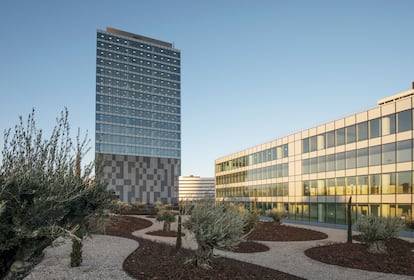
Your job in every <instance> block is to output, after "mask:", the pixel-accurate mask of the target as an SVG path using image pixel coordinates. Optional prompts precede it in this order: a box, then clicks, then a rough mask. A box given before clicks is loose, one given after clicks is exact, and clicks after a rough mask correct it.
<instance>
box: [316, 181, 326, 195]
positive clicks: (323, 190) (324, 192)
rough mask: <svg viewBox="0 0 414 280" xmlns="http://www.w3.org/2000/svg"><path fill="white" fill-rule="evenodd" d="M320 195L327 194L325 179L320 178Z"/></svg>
mask: <svg viewBox="0 0 414 280" xmlns="http://www.w3.org/2000/svg"><path fill="white" fill-rule="evenodd" d="M317 182H318V195H326V186H325V180H318V181H317Z"/></svg>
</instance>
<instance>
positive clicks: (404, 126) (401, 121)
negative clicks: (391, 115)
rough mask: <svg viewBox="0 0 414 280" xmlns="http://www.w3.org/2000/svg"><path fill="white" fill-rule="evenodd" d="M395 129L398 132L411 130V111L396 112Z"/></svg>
mask: <svg viewBox="0 0 414 280" xmlns="http://www.w3.org/2000/svg"><path fill="white" fill-rule="evenodd" d="M397 129H398V132H403V131H407V130H411V129H412V116H411V109H410V110H405V111H402V112H398V114H397Z"/></svg>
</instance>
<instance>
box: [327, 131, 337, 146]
mask: <svg viewBox="0 0 414 280" xmlns="http://www.w3.org/2000/svg"><path fill="white" fill-rule="evenodd" d="M332 147H335V130H332V131H328V132H327V133H326V148H332Z"/></svg>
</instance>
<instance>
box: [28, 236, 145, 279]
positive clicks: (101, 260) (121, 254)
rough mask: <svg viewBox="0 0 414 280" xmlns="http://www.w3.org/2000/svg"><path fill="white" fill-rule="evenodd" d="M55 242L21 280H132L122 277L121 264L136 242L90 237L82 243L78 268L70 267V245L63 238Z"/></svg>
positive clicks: (123, 239)
mask: <svg viewBox="0 0 414 280" xmlns="http://www.w3.org/2000/svg"><path fill="white" fill-rule="evenodd" d="M58 241H59V242H58V245H57V246H54V247H48V248H46V249H45V250H44V251H43V252H44V254H45V255H44V258H43V259H42V261H41V262H40V263H39V264H37V265H36V266H35V267H34V268H33V270H32V271H31V272H30V274H29V275H28V276H27V277H26V278H24V279H25V280H39V279H42V280H52V279H59V280H60V279H62V280H63V279H65V280H66V279H67V280H69V279H70V280H72V279H77V280H81V279H84V280H94V279H100V280H104V279H117V280H118V279H121V280H123V279H125V280H127V279H128V280H130V279H134V278H131V277H129V276H128V275H127V274H126V272H125V271H124V270H123V269H122V264H123V262H124V260H125V259H126V257H127V256H128V255H129V254H131V253H132V252H133V251H134V250H135V249H137V248H138V242H137V241H135V240H132V239H127V238H121V237H115V236H109V235H93V236H92V238H87V239H86V240H85V241H84V245H83V250H82V251H83V254H82V256H83V262H82V265H81V266H79V267H70V252H71V250H72V242H71V241H70V240H65V239H63V238H60V239H58ZM55 242H56V241H55Z"/></svg>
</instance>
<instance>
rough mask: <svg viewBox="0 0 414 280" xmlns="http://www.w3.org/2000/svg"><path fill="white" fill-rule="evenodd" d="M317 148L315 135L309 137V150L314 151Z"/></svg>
mask: <svg viewBox="0 0 414 280" xmlns="http://www.w3.org/2000/svg"><path fill="white" fill-rule="evenodd" d="M317 149H318V143H317V138H316V136H312V137H309V151H310V152H314V151H316V150H317Z"/></svg>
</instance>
